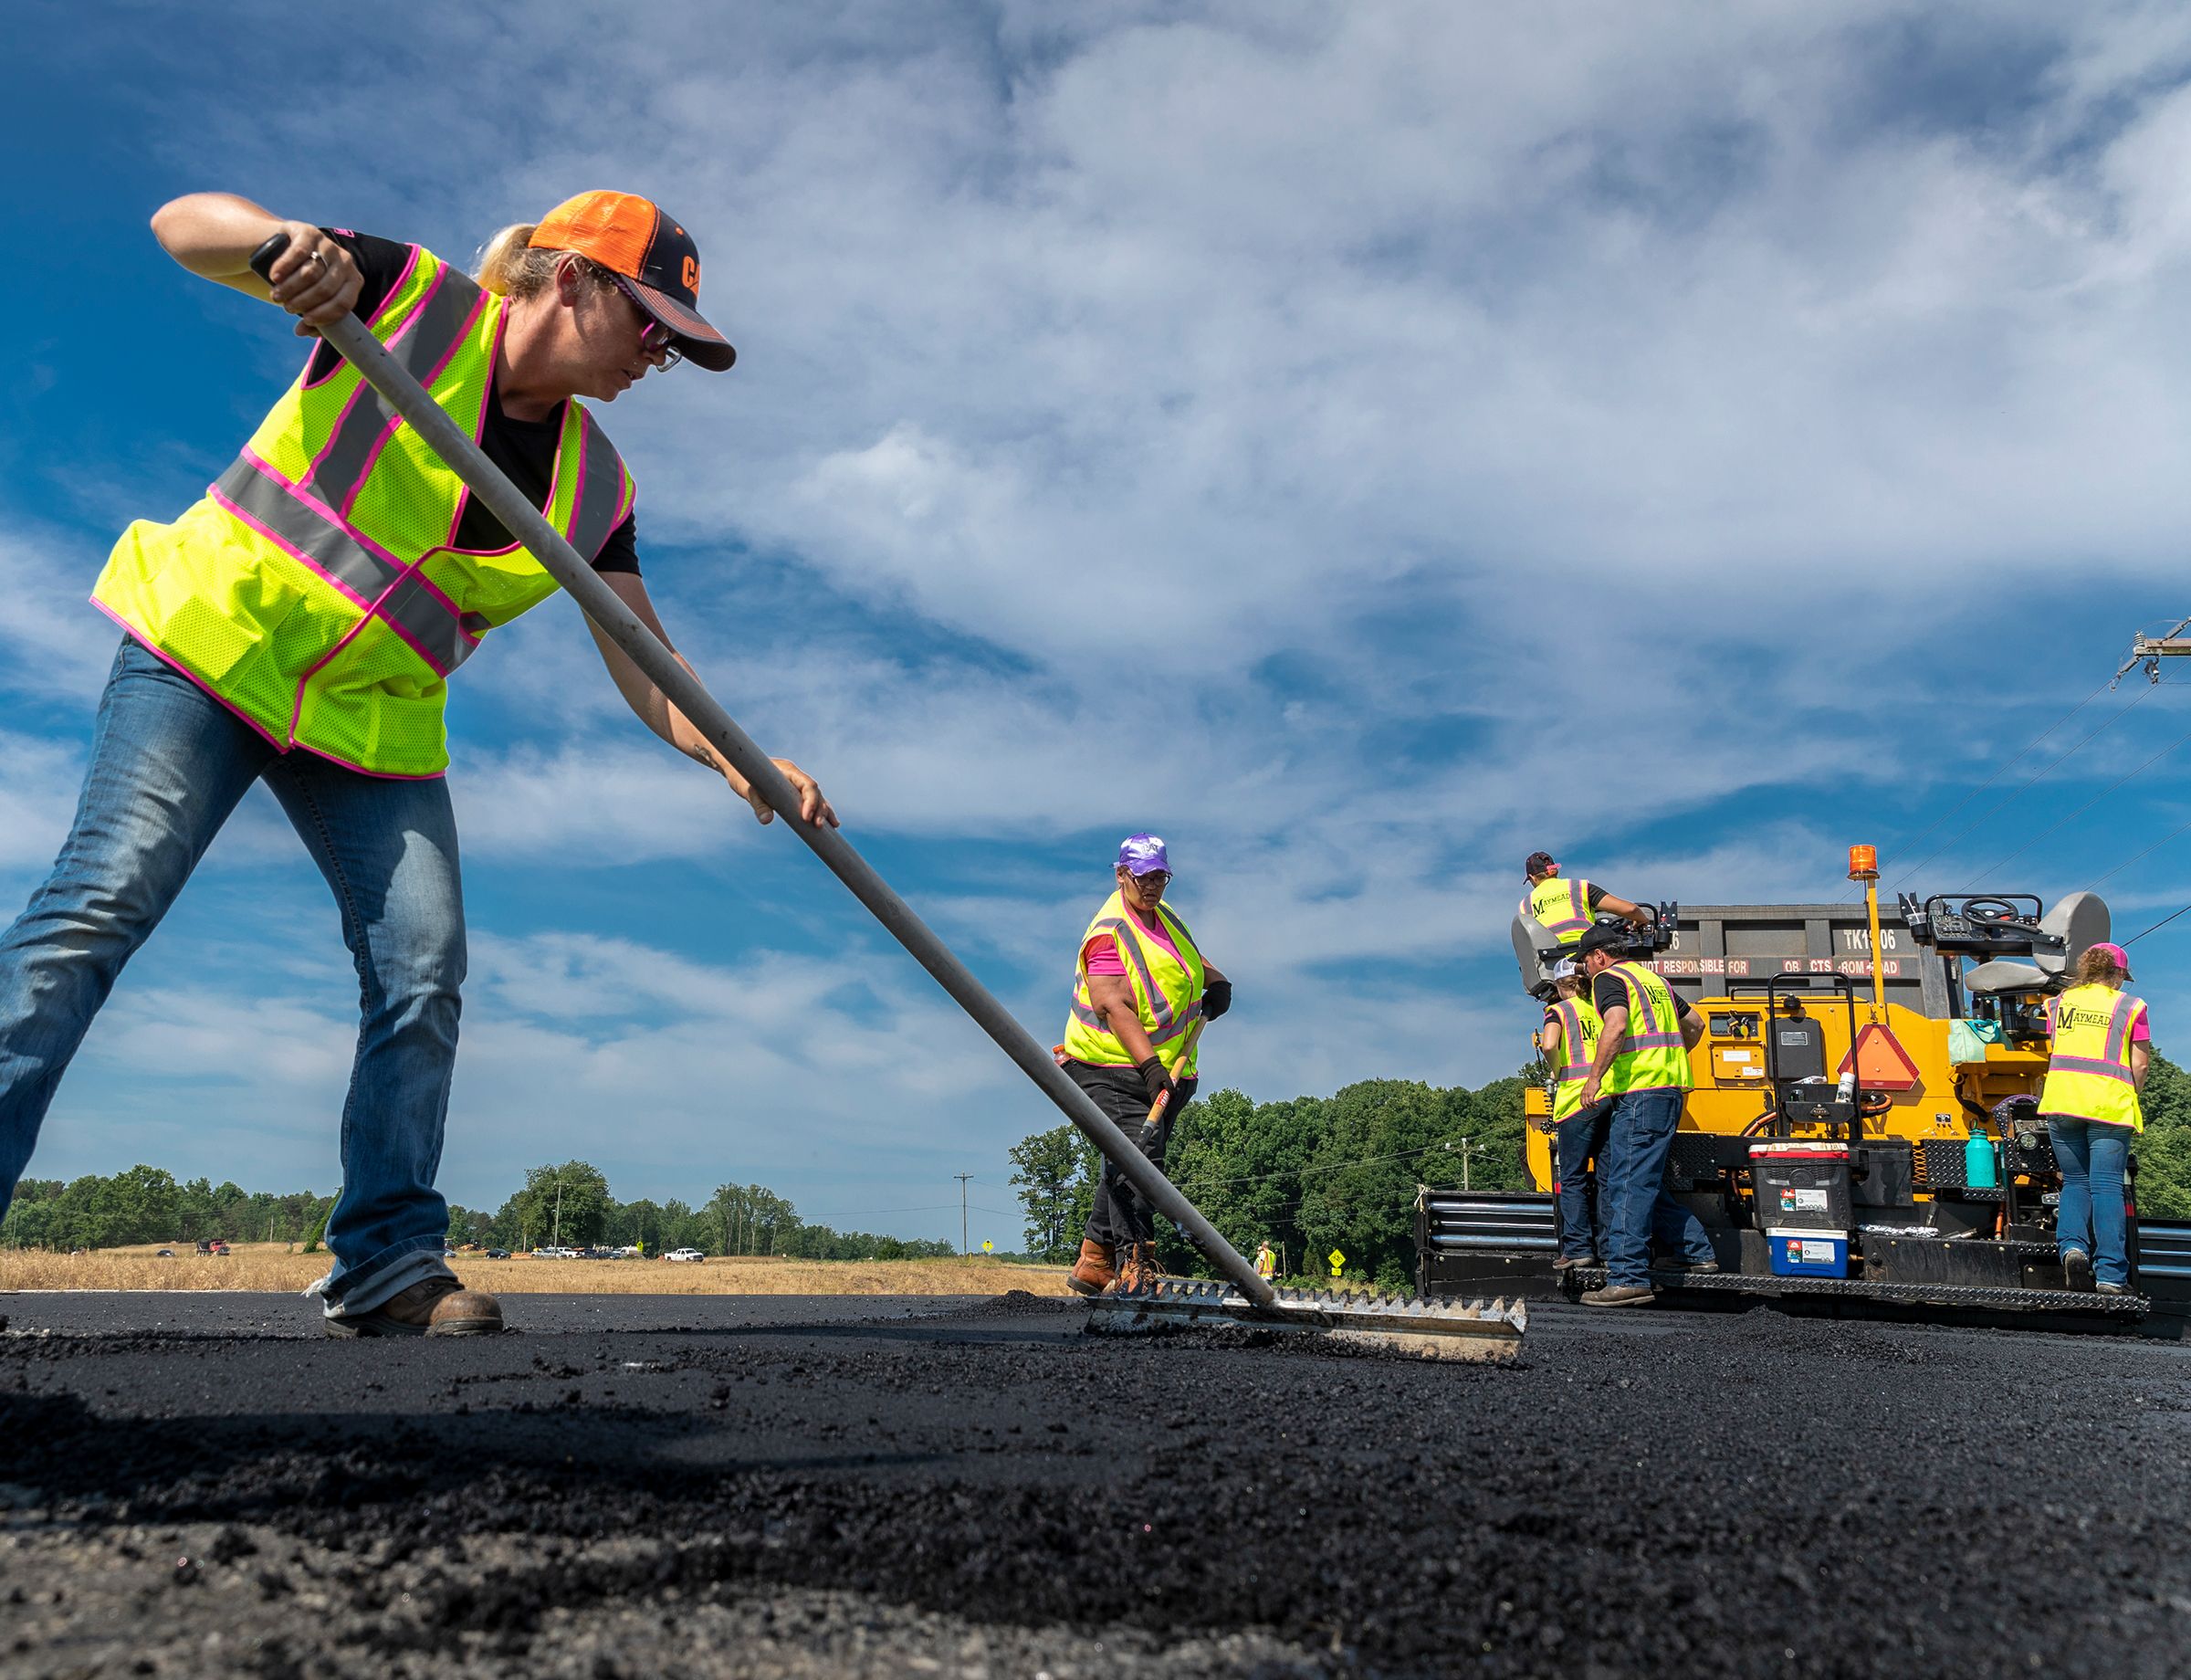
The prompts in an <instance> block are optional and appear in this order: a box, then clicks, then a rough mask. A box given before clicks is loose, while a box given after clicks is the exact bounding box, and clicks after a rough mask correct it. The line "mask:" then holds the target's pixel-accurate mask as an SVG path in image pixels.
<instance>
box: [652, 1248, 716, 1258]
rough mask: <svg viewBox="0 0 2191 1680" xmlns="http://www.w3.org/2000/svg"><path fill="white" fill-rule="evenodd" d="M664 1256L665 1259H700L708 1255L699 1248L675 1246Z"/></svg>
mask: <svg viewBox="0 0 2191 1680" xmlns="http://www.w3.org/2000/svg"><path fill="white" fill-rule="evenodd" d="M662 1257H663V1258H664V1259H665V1260H686V1261H700V1260H705V1259H707V1257H708V1256H707V1255H704V1254H702V1253H701V1252H700V1251H699V1250H698V1249H697V1248H673V1249H671V1250H670V1251H669V1252H668V1253H667V1254H666V1255H663V1256H662Z"/></svg>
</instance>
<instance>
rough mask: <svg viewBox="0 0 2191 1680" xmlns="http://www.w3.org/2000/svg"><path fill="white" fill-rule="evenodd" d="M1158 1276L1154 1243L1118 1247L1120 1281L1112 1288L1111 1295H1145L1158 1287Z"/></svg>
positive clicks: (1125, 1244)
mask: <svg viewBox="0 0 2191 1680" xmlns="http://www.w3.org/2000/svg"><path fill="white" fill-rule="evenodd" d="M1158 1276H1159V1274H1158V1271H1157V1245H1156V1244H1154V1243H1122V1244H1119V1246H1118V1281H1117V1282H1116V1284H1114V1285H1113V1286H1111V1290H1110V1293H1111V1294H1113V1295H1140V1294H1143V1293H1144V1292H1146V1291H1148V1290H1150V1289H1153V1288H1155V1287H1156V1285H1157V1278H1158Z"/></svg>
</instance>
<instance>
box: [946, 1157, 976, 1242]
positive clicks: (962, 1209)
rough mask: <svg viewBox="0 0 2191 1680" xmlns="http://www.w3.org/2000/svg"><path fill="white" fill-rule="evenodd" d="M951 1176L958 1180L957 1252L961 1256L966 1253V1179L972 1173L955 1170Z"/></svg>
mask: <svg viewBox="0 0 2191 1680" xmlns="http://www.w3.org/2000/svg"><path fill="white" fill-rule="evenodd" d="M951 1176H952V1177H954V1178H956V1179H957V1180H958V1181H959V1255H960V1256H961V1257H962V1258H963V1257H964V1256H965V1255H966V1181H967V1180H969V1179H970V1178H972V1177H973V1176H974V1175H973V1174H972V1173H970V1172H956V1173H953V1174H952V1175H951Z"/></svg>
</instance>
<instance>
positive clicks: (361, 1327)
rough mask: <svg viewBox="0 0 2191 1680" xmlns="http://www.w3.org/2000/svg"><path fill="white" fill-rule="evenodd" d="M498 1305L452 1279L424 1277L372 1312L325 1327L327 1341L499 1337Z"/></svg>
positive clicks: (332, 1321) (331, 1321)
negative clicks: (332, 1338)
mask: <svg viewBox="0 0 2191 1680" xmlns="http://www.w3.org/2000/svg"><path fill="white" fill-rule="evenodd" d="M501 1331H502V1304H501V1303H500V1302H499V1301H498V1300H496V1299H495V1297H493V1296H491V1295H489V1294H487V1292H486V1291H485V1290H483V1289H467V1288H466V1287H465V1286H463V1285H462V1284H460V1283H458V1282H457V1281H456V1279H455V1278H454V1277H422V1278H420V1279H419V1280H418V1282H416V1283H414V1284H413V1285H412V1286H410V1287H409V1288H408V1289H402V1290H398V1291H397V1292H396V1293H395V1294H393V1295H392V1296H390V1297H388V1298H387V1299H386V1300H384V1301H383V1302H382V1303H381V1304H380V1305H379V1306H378V1307H374V1308H373V1309H372V1311H371V1312H363V1313H354V1314H353V1313H345V1314H343V1315H342V1316H341V1317H340V1318H330V1319H329V1320H328V1321H327V1333H328V1334H329V1335H330V1336H498V1335H500V1334H501Z"/></svg>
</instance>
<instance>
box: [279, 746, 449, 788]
mask: <svg viewBox="0 0 2191 1680" xmlns="http://www.w3.org/2000/svg"><path fill="white" fill-rule="evenodd" d="M297 751H299V752H309V753H310V754H311V755H312V756H313V757H314V758H316V759H325V760H326V761H328V762H329V763H330V764H335V765H340V766H341V768H342V769H344V770H349V771H355V772H357V773H358V774H359V775H361V776H371V777H372V779H373V780H374V781H375V782H440V781H442V780H444V779H446V777H447V775H448V773H449V772H447V771H446V770H367V769H366V768H365V766H364V765H362V764H353V763H351V761H349V760H348V759H346V758H344V757H342V756H341V754H340V753H336V752H330V751H327V750H326V749H325V748H324V747H315V746H313V745H312V744H311V742H309V741H308V740H300V741H299V742H298V743H297Z"/></svg>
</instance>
